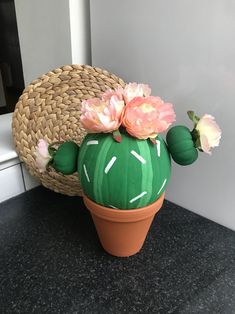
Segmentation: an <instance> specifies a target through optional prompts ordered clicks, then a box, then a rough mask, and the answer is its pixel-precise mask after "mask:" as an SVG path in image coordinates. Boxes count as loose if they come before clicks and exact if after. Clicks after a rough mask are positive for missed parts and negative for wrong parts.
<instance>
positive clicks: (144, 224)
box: [83, 193, 165, 257]
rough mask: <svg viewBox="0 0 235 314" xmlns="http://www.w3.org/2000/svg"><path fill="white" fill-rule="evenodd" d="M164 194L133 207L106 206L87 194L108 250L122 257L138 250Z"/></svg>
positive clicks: (94, 218)
mask: <svg viewBox="0 0 235 314" xmlns="http://www.w3.org/2000/svg"><path fill="white" fill-rule="evenodd" d="M164 195H165V194H164V193H163V194H162V195H161V197H160V198H159V199H157V200H156V201H155V202H153V203H151V204H150V205H148V206H145V207H142V208H138V209H132V210H119V209H112V208H109V207H104V206H102V205H99V204H97V203H95V202H93V201H92V200H90V199H89V198H88V197H87V196H84V197H83V200H84V203H85V205H86V207H87V208H88V210H89V211H90V213H91V216H92V219H93V221H94V224H95V227H96V230H97V233H98V236H99V239H100V242H101V244H102V246H103V248H104V249H105V251H107V252H108V253H109V254H111V255H114V256H119V257H127V256H131V255H134V254H136V253H137V252H139V251H140V249H141V248H142V246H143V244H144V241H145V238H146V236H147V233H148V231H149V228H150V225H151V223H152V221H153V218H154V216H155V214H156V213H157V212H158V211H159V210H160V208H161V207H162V203H163V201H164Z"/></svg>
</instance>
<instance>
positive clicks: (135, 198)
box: [129, 191, 147, 203]
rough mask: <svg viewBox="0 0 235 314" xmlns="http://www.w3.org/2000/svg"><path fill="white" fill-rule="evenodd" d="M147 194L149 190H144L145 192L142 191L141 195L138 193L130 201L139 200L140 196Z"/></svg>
mask: <svg viewBox="0 0 235 314" xmlns="http://www.w3.org/2000/svg"><path fill="white" fill-rule="evenodd" d="M145 194H147V192H146V191H144V192H142V193H140V194H139V195H137V196H136V197H134V198H132V199H131V200H130V201H129V203H133V202H135V201H136V200H138V199H139V198H141V197H143V196H144V195H145Z"/></svg>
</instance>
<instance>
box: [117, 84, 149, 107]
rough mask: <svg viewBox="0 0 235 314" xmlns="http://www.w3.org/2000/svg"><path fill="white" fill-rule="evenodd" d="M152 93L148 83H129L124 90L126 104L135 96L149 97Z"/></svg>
mask: <svg viewBox="0 0 235 314" xmlns="http://www.w3.org/2000/svg"><path fill="white" fill-rule="evenodd" d="M150 94H151V88H150V87H149V86H148V85H146V84H137V83H129V84H127V85H126V86H125V88H124V91H123V96H124V99H125V102H126V104H128V103H129V102H130V101H131V100H132V99H133V98H135V97H148V96H149V95H150Z"/></svg>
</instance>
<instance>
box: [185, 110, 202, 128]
mask: <svg viewBox="0 0 235 314" xmlns="http://www.w3.org/2000/svg"><path fill="white" fill-rule="evenodd" d="M187 114H188V116H189V119H190V120H192V121H193V123H194V124H195V125H196V124H197V123H198V121H199V120H200V118H199V117H198V116H196V115H195V112H194V111H192V110H189V111H188V112H187Z"/></svg>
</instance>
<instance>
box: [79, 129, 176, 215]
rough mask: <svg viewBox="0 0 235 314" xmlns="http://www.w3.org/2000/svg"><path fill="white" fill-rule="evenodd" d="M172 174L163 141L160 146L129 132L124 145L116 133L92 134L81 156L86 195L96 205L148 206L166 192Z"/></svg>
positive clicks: (128, 207)
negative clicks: (133, 135) (117, 139)
mask: <svg viewBox="0 0 235 314" xmlns="http://www.w3.org/2000/svg"><path fill="white" fill-rule="evenodd" d="M170 171H171V162H170V156H169V153H168V150H167V147H166V145H165V142H164V141H163V139H162V138H161V137H160V136H158V137H157V142H156V144H153V143H151V142H150V141H149V140H138V139H136V138H133V137H131V136H130V135H128V134H127V133H125V134H122V141H121V143H117V142H116V141H114V139H113V137H112V134H88V135H87V136H86V137H85V139H84V141H83V143H82V145H81V147H80V152H79V157H78V173H79V178H80V181H81V185H82V187H83V190H84V193H85V194H86V195H87V196H88V197H89V198H90V199H92V200H94V201H95V202H96V203H98V204H101V205H104V206H107V207H114V208H119V209H131V208H139V207H143V206H146V205H148V204H150V203H152V202H154V201H155V200H156V199H158V198H159V197H160V196H161V194H162V193H163V192H164V191H165V188H166V185H167V183H168V181H169V177H170Z"/></svg>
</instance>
